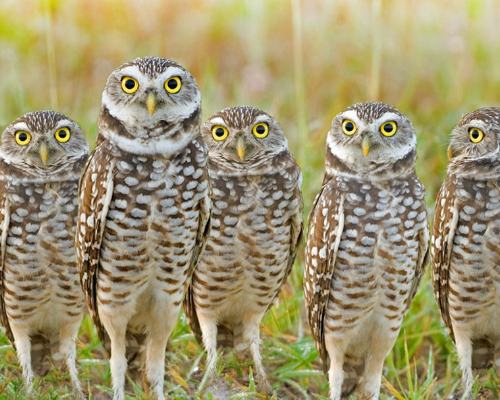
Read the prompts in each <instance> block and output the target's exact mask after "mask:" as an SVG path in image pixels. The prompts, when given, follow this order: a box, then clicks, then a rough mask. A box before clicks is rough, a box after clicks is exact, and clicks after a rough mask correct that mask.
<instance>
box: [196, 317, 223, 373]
mask: <svg viewBox="0 0 500 400" xmlns="http://www.w3.org/2000/svg"><path fill="white" fill-rule="evenodd" d="M197 311H198V310H197ZM198 321H199V322H200V328H201V333H202V336H203V347H205V350H206V351H207V367H206V370H207V372H208V374H209V375H208V376H209V379H211V380H213V379H215V378H216V376H217V361H218V360H217V359H218V357H217V320H216V319H215V318H213V316H212V315H207V314H203V313H198Z"/></svg>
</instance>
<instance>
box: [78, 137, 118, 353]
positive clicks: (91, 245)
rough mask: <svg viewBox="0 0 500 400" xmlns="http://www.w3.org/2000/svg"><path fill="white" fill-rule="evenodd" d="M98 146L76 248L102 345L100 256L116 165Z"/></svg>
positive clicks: (85, 181) (87, 171)
mask: <svg viewBox="0 0 500 400" xmlns="http://www.w3.org/2000/svg"><path fill="white" fill-rule="evenodd" d="M104 147H105V144H103V145H101V146H99V147H97V148H96V149H95V150H94V151H93V152H92V154H91V155H90V157H89V159H88V161H87V164H86V165H85V168H84V170H83V173H82V177H81V178H80V189H79V217H78V222H77V227H76V229H77V230H76V232H77V234H76V248H77V252H76V254H77V262H78V270H79V272H80V282H81V285H82V288H83V292H84V294H85V300H86V302H87V307H88V309H89V312H90V316H91V318H92V321H93V322H94V325H95V326H96V329H97V333H98V335H99V339H100V340H101V343H103V345H104V343H105V342H106V340H105V330H104V327H103V326H102V324H101V321H100V319H99V313H98V311H97V287H96V286H97V274H98V271H99V255H100V250H101V243H102V237H103V232H104V227H105V223H106V217H107V214H108V210H109V205H110V203H111V199H112V196H113V187H114V182H113V178H114V169H115V164H114V162H113V161H112V160H111V157H109V156H108V155H107V152H106V151H105V149H104Z"/></svg>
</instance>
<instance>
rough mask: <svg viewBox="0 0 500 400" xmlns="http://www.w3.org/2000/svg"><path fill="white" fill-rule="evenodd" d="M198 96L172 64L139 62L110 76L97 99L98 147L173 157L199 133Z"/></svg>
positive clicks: (189, 77)
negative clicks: (105, 142) (110, 144)
mask: <svg viewBox="0 0 500 400" xmlns="http://www.w3.org/2000/svg"><path fill="white" fill-rule="evenodd" d="M200 117H201V94H200V91H199V89H198V86H197V84H196V81H195V79H194V78H193V76H192V75H191V74H190V73H189V72H188V71H187V70H185V69H184V68H183V67H181V66H180V65H179V64H177V63H175V62H174V61H170V60H167V59H165V58H158V57H144V58H137V59H135V60H132V61H129V62H127V63H125V64H123V65H121V66H120V67H118V68H117V69H116V70H115V71H113V73H112V74H111V75H110V76H109V78H108V81H107V83H106V86H105V88H104V91H103V93H102V107H101V113H100V116H99V126H98V130H99V133H98V135H99V136H98V144H99V143H100V142H101V141H102V140H106V139H110V140H111V141H113V142H114V143H115V144H116V145H117V146H118V147H120V148H122V149H123V150H125V151H127V152H130V153H134V154H167V155H168V154H173V153H175V152H177V151H179V150H180V149H182V148H184V147H185V146H186V145H187V143H189V142H190V141H191V140H192V139H193V138H194V137H195V136H196V135H197V134H198V133H199V125H200Z"/></svg>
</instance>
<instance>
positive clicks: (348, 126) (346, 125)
mask: <svg viewBox="0 0 500 400" xmlns="http://www.w3.org/2000/svg"><path fill="white" fill-rule="evenodd" d="M357 129H358V128H357V127H356V124H355V123H354V122H352V121H351V120H350V119H345V120H344V122H342V130H343V131H344V133H345V134H346V135H347V136H352V135H354V134H355V133H356V130H357Z"/></svg>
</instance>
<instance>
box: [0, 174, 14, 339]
mask: <svg viewBox="0 0 500 400" xmlns="http://www.w3.org/2000/svg"><path fill="white" fill-rule="evenodd" d="M9 222H10V205H9V200H8V199H7V195H6V193H5V182H1V184H0V322H1V323H2V327H3V332H4V333H5V336H7V338H8V339H9V341H10V342H11V343H12V345H13V346H14V335H13V334H12V330H11V329H10V324H9V319H8V318H7V310H6V309H5V299H4V293H5V289H4V279H3V277H4V275H3V266H4V261H5V253H6V251H7V236H8V232H9Z"/></svg>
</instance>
